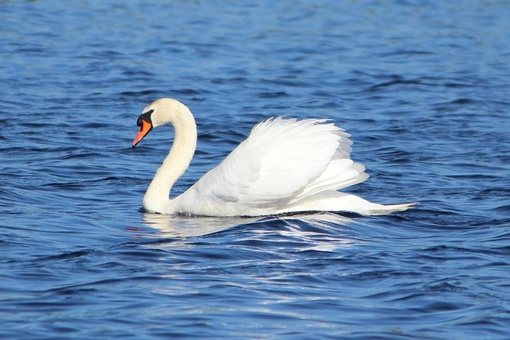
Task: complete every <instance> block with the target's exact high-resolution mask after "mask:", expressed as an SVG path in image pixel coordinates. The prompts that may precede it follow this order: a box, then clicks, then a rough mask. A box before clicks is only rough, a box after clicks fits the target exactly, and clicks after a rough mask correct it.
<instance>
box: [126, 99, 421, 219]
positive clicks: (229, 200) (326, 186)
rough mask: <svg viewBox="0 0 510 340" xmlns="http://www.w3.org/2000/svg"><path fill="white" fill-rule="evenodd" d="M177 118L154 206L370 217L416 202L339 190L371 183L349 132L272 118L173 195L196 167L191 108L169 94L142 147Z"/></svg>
mask: <svg viewBox="0 0 510 340" xmlns="http://www.w3.org/2000/svg"><path fill="white" fill-rule="evenodd" d="M167 124H172V125H173V126H174V129H175V138H174V143H173V146H172V148H171V150H170V153H169V154H168V156H167V157H166V158H165V160H164V161H163V164H162V165H161V167H160V168H159V169H158V171H157V172H156V175H155V176H154V179H153V180H152V182H151V183H150V185H149V188H148V189H147V192H146V193H145V196H144V197H143V207H144V209H145V210H146V211H148V212H153V213H162V214H186V215H202V216H263V215H274V214H282V213H292V212H302V211H339V212H354V213H359V214H364V215H376V214H388V213H391V212H395V211H403V210H406V209H408V208H410V207H411V206H412V205H413V204H395V205H382V204H377V203H371V202H368V201H366V200H364V199H362V198H360V197H357V196H354V195H351V194H346V193H341V192H338V191H336V190H338V189H341V188H345V187H347V186H350V185H353V184H357V183H360V182H363V181H365V180H366V179H367V178H368V175H367V174H366V173H365V172H364V171H365V167H364V166H363V165H362V164H359V163H354V162H353V161H352V160H351V159H350V155H349V154H350V151H351V147H350V145H351V144H352V142H351V141H350V140H349V135H348V134H347V133H345V132H344V131H343V130H342V129H341V128H339V127H337V126H335V125H333V124H331V123H327V121H326V120H321V119H305V120H297V119H287V118H281V117H276V118H271V119H268V120H266V121H263V122H261V123H259V124H257V125H256V126H255V127H254V128H253V130H252V131H251V133H250V136H249V137H248V138H247V139H246V140H245V141H244V142H242V143H241V144H239V146H238V147H237V148H236V149H234V151H232V152H231V153H230V154H229V155H228V156H227V157H226V158H225V159H224V160H223V162H221V163H220V164H219V165H218V166H217V167H215V168H214V169H212V170H210V171H209V172H208V173H206V174H205V175H204V176H203V177H202V178H201V179H200V180H199V181H198V182H196V183H195V184H194V185H193V186H192V187H190V188H189V189H188V190H187V191H186V192H184V193H183V194H182V195H180V196H178V197H176V198H174V199H169V194H170V190H171V189H172V186H173V185H174V183H175V182H176V181H177V180H178V179H179V178H180V177H181V176H182V174H183V173H184V172H185V171H186V169H187V168H188V166H189V164H190V162H191V159H192V158H193V154H194V152H195V148H196V143H197V127H196V124H195V119H194V118H193V115H192V114H191V112H190V110H189V109H188V108H187V107H186V106H185V105H184V104H182V103H180V102H178V101H177V100H174V99H170V98H163V99H159V100H156V101H155V102H153V103H152V104H150V105H148V106H147V107H146V108H145V110H144V111H143V113H142V114H141V115H140V117H139V118H138V121H137V125H138V126H139V127H140V131H139V132H138V135H137V136H136V138H135V139H134V140H133V147H135V146H136V145H137V144H138V143H139V142H140V141H141V140H142V139H143V138H144V137H145V136H146V135H147V134H148V133H149V132H150V131H151V130H152V129H153V128H156V127H159V126H162V125H167Z"/></svg>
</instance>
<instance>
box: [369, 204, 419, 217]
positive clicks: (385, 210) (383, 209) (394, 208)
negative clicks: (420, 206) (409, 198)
mask: <svg viewBox="0 0 510 340" xmlns="http://www.w3.org/2000/svg"><path fill="white" fill-rule="evenodd" d="M416 204H417V203H403V204H388V205H383V204H377V207H374V208H372V209H370V210H369V213H368V214H367V215H387V214H391V213H394V212H400V211H406V210H408V209H411V208H414V207H415V206H416Z"/></svg>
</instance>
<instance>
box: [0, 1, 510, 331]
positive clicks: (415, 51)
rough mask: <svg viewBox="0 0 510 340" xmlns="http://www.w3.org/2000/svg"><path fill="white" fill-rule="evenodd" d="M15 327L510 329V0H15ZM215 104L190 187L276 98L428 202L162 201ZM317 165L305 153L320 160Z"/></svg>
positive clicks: (4, 160) (2, 302) (3, 161)
mask: <svg viewBox="0 0 510 340" xmlns="http://www.w3.org/2000/svg"><path fill="white" fill-rule="evenodd" d="M0 13H1V20H0V56H1V57H0V77H1V81H0V123H1V126H2V128H1V129H0V171H1V172H0V212H1V214H0V326H1V327H0V337H1V338H5V339H14V338H16V339H46V338H47V339H70V338H75V339H92V338H115V339H117V338H136V339H151V338H178V337H188V338H239V339H246V338H257V339H260V338H276V339H305V338H308V339H317V338H325V339H331V338H335V339H337V338H339V339H345V338H348V339H411V338H413V339H414V338H423V339H465V338H471V339H508V338H510V326H509V325H510V97H509V94H510V64H509V60H510V39H509V37H510V36H509V32H510V20H509V18H510V3H508V2H507V1H482V0H479V1H476V0H473V1H467V0H466V1H452V2H447V1H428V2H427V1H336V0H321V1H292V0H283V1H258V2H244V1H237V2H228V1H175V2H170V1H168V2H165V1H118V0H101V1H99V0H97V1H95V0H92V1H72V2H71V1H66V2H63V1H56V0H47V1H14V0H12V1H9V0H6V1H1V2H0ZM160 97H174V98H177V99H179V100H180V101H183V102H184V103H186V104H187V105H188V106H189V107H190V108H191V110H192V111H193V112H194V114H195V116H196V119H197V123H198V126H199V144H198V150H197V153H196V156H195V159H194V161H193V163H192V165H191V168H190V170H189V171H188V172H187V173H186V174H185V175H184V177H183V178H182V179H181V181H179V182H178V183H177V185H176V187H175V188H174V194H179V193H181V192H183V191H184V190H185V189H186V188H187V187H189V186H190V185H191V184H192V183H194V182H195V181H196V180H197V179H198V178H199V177H200V176H201V175H202V174H203V173H205V172H206V171H207V170H208V169H210V168H211V167H213V166H214V165H215V164H217V163H218V162H220V161H221V159H222V158H223V157H225V155H226V154H228V152H229V151H230V150H231V149H232V148H234V147H235V145H237V144H238V143H239V142H240V141H242V140H243V139H244V138H245V137H246V135H247V134H248V133H249V131H250V129H251V127H252V126H253V125H254V124H255V123H257V122H259V121H261V120H263V119H265V118H268V117H270V116H274V115H287V116H292V117H298V118H310V117H317V118H330V119H332V120H333V121H334V122H335V123H336V124H338V125H340V126H342V127H344V128H345V129H346V130H347V131H348V132H349V133H351V134H352V139H353V140H354V142H355V144H354V150H353V153H352V156H353V158H354V159H355V160H357V161H359V162H361V163H363V164H365V165H366V166H367V171H368V173H369V174H370V175H371V177H370V179H369V180H368V181H367V182H365V183H362V184H360V185H357V186H355V187H352V188H350V189H349V191H350V192H352V193H355V194H358V195H360V196H362V197H364V198H367V199H370V200H372V201H377V202H381V203H403V202H412V201H416V202H419V206H418V207H417V208H415V209H413V210H410V211H408V212H403V213H398V214H395V215H391V216H378V217H363V216H340V215H336V214H332V213H331V214H314V215H302V216H301V215H296V216H290V217H287V218H284V217H266V218H262V219H251V220H245V219H217V218H216V219H214V218H184V217H179V218H177V217H168V216H161V215H150V214H144V213H142V212H141V210H140V207H141V199H142V197H143V193H144V191H145V189H146V187H147V185H148V184H149V182H150V180H151V178H152V176H153V174H154V172H155V170H156V168H157V167H158V165H159V164H160V162H161V161H162V159H163V157H164V156H165V154H166V152H167V151H168V148H169V147H170V143H171V139H172V132H171V129H167V130H166V131H165V129H160V130H157V131H156V132H153V133H151V135H150V136H149V137H148V138H147V139H146V140H144V141H143V142H142V144H140V146H139V147H138V148H136V149H132V148H131V141H132V140H133V138H134V136H135V135H136V132H137V130H138V128H137V126H136V119H137V117H138V115H139V114H140V113H141V111H142V109H143V108H144V107H145V106H146V105H147V104H148V103H149V102H151V101H152V100H154V99H157V98H160ZM298 170H299V169H296V171H298Z"/></svg>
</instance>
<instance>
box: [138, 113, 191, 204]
mask: <svg viewBox="0 0 510 340" xmlns="http://www.w3.org/2000/svg"><path fill="white" fill-rule="evenodd" d="M181 118H183V119H179V120H178V121H174V122H172V124H173V126H174V129H175V137H174V143H173V145H172V148H171V149H170V152H169V153H168V156H167V157H166V158H165V160H164V161H163V164H162V165H161V166H160V167H159V169H158V171H157V172H156V175H155V176H154V178H153V180H152V182H151V184H150V185H149V188H148V189H147V192H146V193H145V196H144V197H143V206H144V208H145V209H146V210H148V211H151V212H159V213H172V212H173V211H172V200H171V199H170V198H169V196H170V190H172V187H173V185H174V184H175V182H177V180H178V179H179V178H180V177H181V176H182V175H183V174H184V172H185V171H186V169H187V168H188V166H189V164H190V162H191V159H192V158H193V154H194V153H195V148H196V146H197V126H196V124H195V119H194V118H193V116H192V115H191V113H190V114H189V115H184V116H183V117H181Z"/></svg>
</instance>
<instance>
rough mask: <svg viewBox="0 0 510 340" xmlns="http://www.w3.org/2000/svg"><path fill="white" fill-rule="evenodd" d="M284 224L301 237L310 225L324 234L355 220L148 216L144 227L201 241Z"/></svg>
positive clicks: (328, 215) (296, 216) (317, 216)
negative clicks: (251, 226) (248, 227)
mask: <svg viewBox="0 0 510 340" xmlns="http://www.w3.org/2000/svg"><path fill="white" fill-rule="evenodd" d="M274 221H281V222H283V223H284V224H285V225H286V226H287V227H289V228H291V230H292V232H293V233H295V234H299V232H300V231H301V232H305V230H307V229H309V228H306V227H304V226H303V224H307V225H309V226H314V227H316V228H320V229H321V230H323V231H332V230H335V229H337V228H338V227H342V226H343V227H345V226H346V225H347V224H348V223H349V222H351V221H353V219H352V218H350V217H346V216H343V215H339V214H335V213H310V214H303V213H300V214H288V215H279V216H263V217H200V216H175V215H163V214H151V213H144V214H143V221H142V223H143V224H144V225H145V226H147V227H149V228H153V229H157V230H159V231H160V232H161V233H162V234H163V235H164V236H166V237H197V236H204V235H208V234H213V233H216V232H220V231H223V230H226V229H229V228H232V227H235V226H239V225H247V224H251V223H255V222H260V223H271V222H274Z"/></svg>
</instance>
